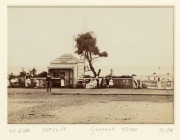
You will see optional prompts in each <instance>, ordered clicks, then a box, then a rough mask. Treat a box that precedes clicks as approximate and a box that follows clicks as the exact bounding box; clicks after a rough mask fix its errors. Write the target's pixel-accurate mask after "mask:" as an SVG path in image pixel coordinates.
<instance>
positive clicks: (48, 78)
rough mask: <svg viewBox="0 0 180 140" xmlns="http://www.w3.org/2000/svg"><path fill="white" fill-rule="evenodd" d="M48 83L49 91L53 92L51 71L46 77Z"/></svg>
mask: <svg viewBox="0 0 180 140" xmlns="http://www.w3.org/2000/svg"><path fill="white" fill-rule="evenodd" d="M46 83H47V92H49V91H50V92H51V84H52V79H51V76H50V74H49V73H48V74H47V77H46Z"/></svg>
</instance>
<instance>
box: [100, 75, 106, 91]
mask: <svg viewBox="0 0 180 140" xmlns="http://www.w3.org/2000/svg"><path fill="white" fill-rule="evenodd" d="M105 87H106V80H105V78H104V77H103V78H102V80H101V88H105Z"/></svg>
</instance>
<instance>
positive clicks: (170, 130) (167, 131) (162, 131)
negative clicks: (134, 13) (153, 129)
mask: <svg viewBox="0 0 180 140" xmlns="http://www.w3.org/2000/svg"><path fill="white" fill-rule="evenodd" d="M159 132H160V133H172V132H173V128H160V129H159Z"/></svg>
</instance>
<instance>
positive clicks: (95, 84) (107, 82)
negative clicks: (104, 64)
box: [84, 77, 114, 89]
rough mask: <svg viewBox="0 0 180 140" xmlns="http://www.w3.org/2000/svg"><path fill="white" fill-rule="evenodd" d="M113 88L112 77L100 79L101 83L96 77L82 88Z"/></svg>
mask: <svg viewBox="0 0 180 140" xmlns="http://www.w3.org/2000/svg"><path fill="white" fill-rule="evenodd" d="M113 86H114V83H113V79H112V77H107V78H105V77H102V79H101V81H100V80H99V78H98V77H96V79H94V80H93V79H92V78H91V79H90V82H89V83H87V84H85V85H84V87H85V88H88V89H90V88H106V87H107V88H109V87H110V88H111V87H113Z"/></svg>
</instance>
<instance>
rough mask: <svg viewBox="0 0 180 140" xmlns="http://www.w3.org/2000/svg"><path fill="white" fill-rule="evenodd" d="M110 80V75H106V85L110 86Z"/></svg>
mask: <svg viewBox="0 0 180 140" xmlns="http://www.w3.org/2000/svg"><path fill="white" fill-rule="evenodd" d="M109 80H110V79H109V76H108V77H106V86H107V87H109Z"/></svg>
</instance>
